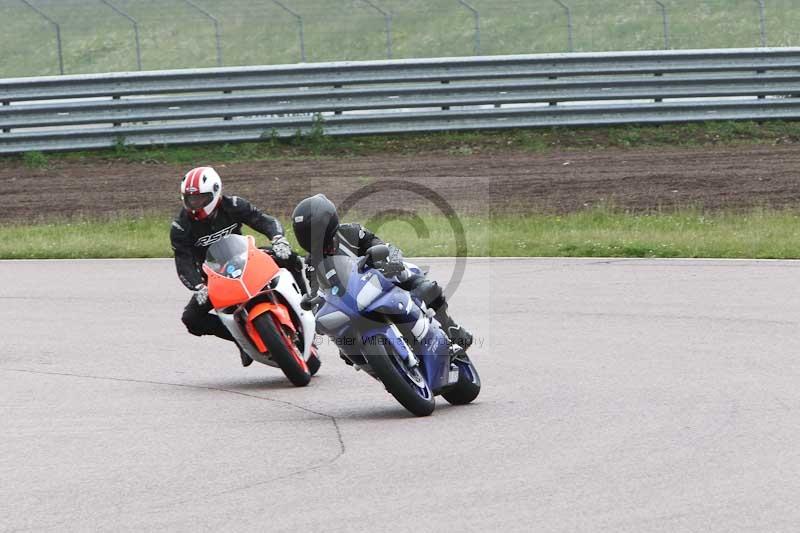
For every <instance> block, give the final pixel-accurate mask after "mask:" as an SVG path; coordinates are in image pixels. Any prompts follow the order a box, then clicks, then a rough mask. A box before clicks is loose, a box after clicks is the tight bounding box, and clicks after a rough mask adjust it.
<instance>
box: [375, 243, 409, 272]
mask: <svg viewBox="0 0 800 533" xmlns="http://www.w3.org/2000/svg"><path fill="white" fill-rule="evenodd" d="M380 269H381V271H382V272H383V274H384V275H385V276H386V277H388V278H393V277H395V276H397V275H400V274H402V273H403V272H404V271H405V269H406V265H405V263H403V252H401V251H400V249H399V248H396V247H394V246H389V257H387V258H386V261H381V264H380Z"/></svg>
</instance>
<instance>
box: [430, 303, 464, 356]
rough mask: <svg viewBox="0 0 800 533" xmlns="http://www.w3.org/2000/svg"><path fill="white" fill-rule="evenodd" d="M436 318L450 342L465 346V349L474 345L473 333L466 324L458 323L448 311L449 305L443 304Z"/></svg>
mask: <svg viewBox="0 0 800 533" xmlns="http://www.w3.org/2000/svg"><path fill="white" fill-rule="evenodd" d="M436 320H438V321H439V324H441V325H442V329H443V330H444V333H445V335H447V338H448V339H450V342H452V343H453V344H456V345H458V346H460V347H461V348H463V349H464V350H466V349H468V348H469V347H470V346H472V341H473V337H472V333H470V332H469V331H467V330H466V329H465V328H464V326H460V325H458V324H456V322H455V321H454V320H453V318H452V317H451V316H450V315H449V314H448V313H447V305H443V306H442V307H440V308H439V310H438V311H436Z"/></svg>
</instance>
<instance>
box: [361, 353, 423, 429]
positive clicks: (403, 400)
mask: <svg viewBox="0 0 800 533" xmlns="http://www.w3.org/2000/svg"><path fill="white" fill-rule="evenodd" d="M363 353H364V357H365V358H366V359H367V362H368V363H369V365H370V366H371V367H372V371H373V372H374V373H375V375H376V376H378V377H379V378H380V380H381V381H382V382H383V385H384V386H385V387H386V390H387V391H389V393H390V394H391V395H392V396H394V397H395V399H396V400H397V401H398V402H400V405H402V406H403V407H405V408H406V409H408V410H409V411H410V412H411V413H413V414H414V415H416V416H428V415H430V414H431V413H433V410H434V408H435V407H436V400H435V399H434V397H433V391H431V388H430V386H429V385H428V383H427V382H426V381H425V378H424V377H423V376H422V373H421V372H420V369H419V367H415V368H408V367H407V366H406V364H405V362H404V361H403V359H402V357H400V356H399V355H398V354H396V353H395V352H394V349H393V348H392V347H391V346H390V345H389V344H386V345H385V346H384V345H381V344H380V343H376V344H375V345H374V346H373V345H370V346H367V347H365V349H364V352H363Z"/></svg>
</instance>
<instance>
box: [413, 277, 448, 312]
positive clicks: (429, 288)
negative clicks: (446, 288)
mask: <svg viewBox="0 0 800 533" xmlns="http://www.w3.org/2000/svg"><path fill="white" fill-rule="evenodd" d="M413 292H414V294H415V295H416V296H417V298H419V299H420V300H422V301H423V302H425V305H427V306H428V307H429V308H431V309H433V310H435V311H436V310H438V309H439V308H440V307H442V306H443V305H445V303H446V302H445V298H444V292H443V291H442V287H441V286H440V285H439V284H438V283H436V282H435V281H431V280H429V279H425V278H423V279H422V280H420V281H419V282H418V283H417V284H416V287H414V289H413Z"/></svg>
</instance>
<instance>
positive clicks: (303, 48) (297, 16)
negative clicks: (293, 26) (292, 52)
mask: <svg viewBox="0 0 800 533" xmlns="http://www.w3.org/2000/svg"><path fill="white" fill-rule="evenodd" d="M270 1H271V2H272V3H273V4H275V5H276V6H278V7H279V8H281V9H283V10H284V11H286V12H287V13H289V14H290V15H291V16H293V17H294V18H295V20H296V21H297V31H298V34H299V35H300V62H301V63H305V62H306V38H305V35H304V34H303V17H301V16H300V14H299V13H297V12H295V11H293V10H292V9H289V8H288V7H286V5H285V4H284V3H283V2H280V1H279V0H270Z"/></svg>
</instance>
